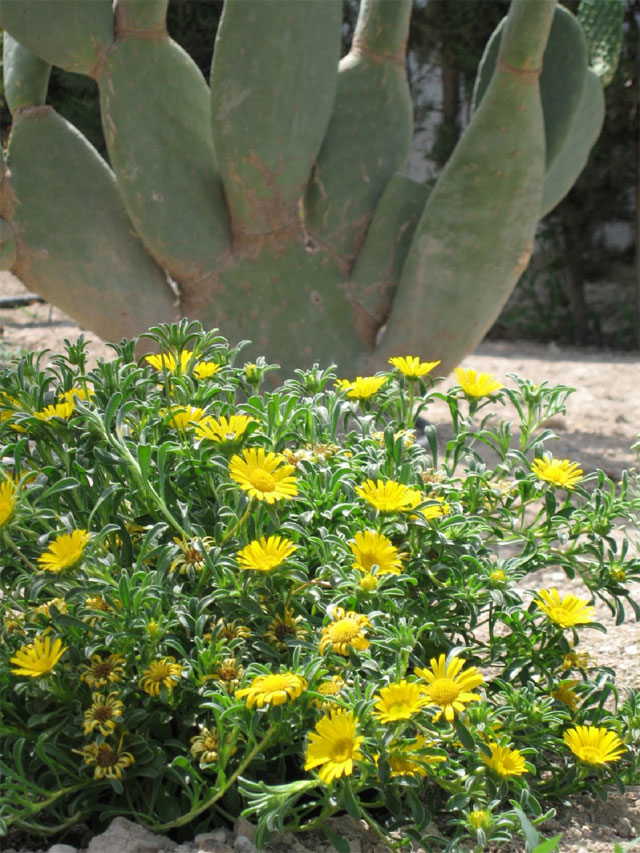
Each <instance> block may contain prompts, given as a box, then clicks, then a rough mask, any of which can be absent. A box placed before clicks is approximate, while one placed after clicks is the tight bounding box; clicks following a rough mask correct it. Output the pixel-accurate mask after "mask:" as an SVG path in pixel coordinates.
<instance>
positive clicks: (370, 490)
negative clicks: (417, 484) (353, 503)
mask: <svg viewBox="0 0 640 853" xmlns="http://www.w3.org/2000/svg"><path fill="white" fill-rule="evenodd" d="M356 494H358V495H359V496H360V497H361V498H364V500H365V501H367V503H370V504H371V506H372V507H374V508H375V509H377V510H378V512H401V511H403V510H410V509H414V508H415V507H416V506H417V505H418V504H419V503H421V502H422V495H421V494H420V492H419V491H418V490H417V489H411V488H409V486H405V485H404V483H396V482H395V481H394V480H386V481H383V480H378V481H377V482H376V481H375V480H365V482H364V483H363V484H362V485H361V486H356Z"/></svg>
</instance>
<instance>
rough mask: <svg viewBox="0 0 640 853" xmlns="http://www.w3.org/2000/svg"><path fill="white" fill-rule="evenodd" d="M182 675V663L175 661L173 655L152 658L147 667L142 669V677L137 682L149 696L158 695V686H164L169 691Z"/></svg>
mask: <svg viewBox="0 0 640 853" xmlns="http://www.w3.org/2000/svg"><path fill="white" fill-rule="evenodd" d="M181 675H182V664H179V663H176V659H175V658H174V657H166V658H160V660H153V661H151V663H150V664H149V667H148V669H145V670H143V672H142V678H141V679H140V681H139V682H138V683H139V684H140V687H141V688H142V689H143V690H144V692H145V693H148V694H149V696H159V695H160V688H161V687H162V686H164V687H166V688H167V690H169V691H171V690H173V688H174V687H175V686H176V684H177V683H178V682H179V681H180V677H181Z"/></svg>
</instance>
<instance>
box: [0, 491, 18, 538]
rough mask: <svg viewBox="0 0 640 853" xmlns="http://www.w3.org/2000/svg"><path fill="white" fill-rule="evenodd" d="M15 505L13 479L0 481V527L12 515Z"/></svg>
mask: <svg viewBox="0 0 640 853" xmlns="http://www.w3.org/2000/svg"><path fill="white" fill-rule="evenodd" d="M15 507H16V484H15V483H14V482H13V480H5V481H4V483H0V527H3V526H4V525H5V524H6V523H7V522H8V521H9V519H10V518H11V516H12V515H13V512H14V510H15Z"/></svg>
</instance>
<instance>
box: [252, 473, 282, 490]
mask: <svg viewBox="0 0 640 853" xmlns="http://www.w3.org/2000/svg"><path fill="white" fill-rule="evenodd" d="M249 479H250V480H251V485H252V486H253V487H254V488H255V489H257V490H258V491H259V492H272V491H273V490H274V489H275V485H276V484H275V480H274V479H273V477H272V476H271V474H270V473H269V472H268V471H261V470H258V471H252V472H251V475H250V477H249Z"/></svg>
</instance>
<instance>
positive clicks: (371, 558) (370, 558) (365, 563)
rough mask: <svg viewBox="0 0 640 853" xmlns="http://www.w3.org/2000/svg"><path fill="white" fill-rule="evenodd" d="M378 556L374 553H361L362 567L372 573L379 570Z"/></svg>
mask: <svg viewBox="0 0 640 853" xmlns="http://www.w3.org/2000/svg"><path fill="white" fill-rule="evenodd" d="M377 556H378V555H377V554H375V553H374V552H373V551H361V552H360V565H361V566H362V567H363V568H364V569H366V571H367V572H371V571H373V569H377V568H379V563H378V559H377Z"/></svg>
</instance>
